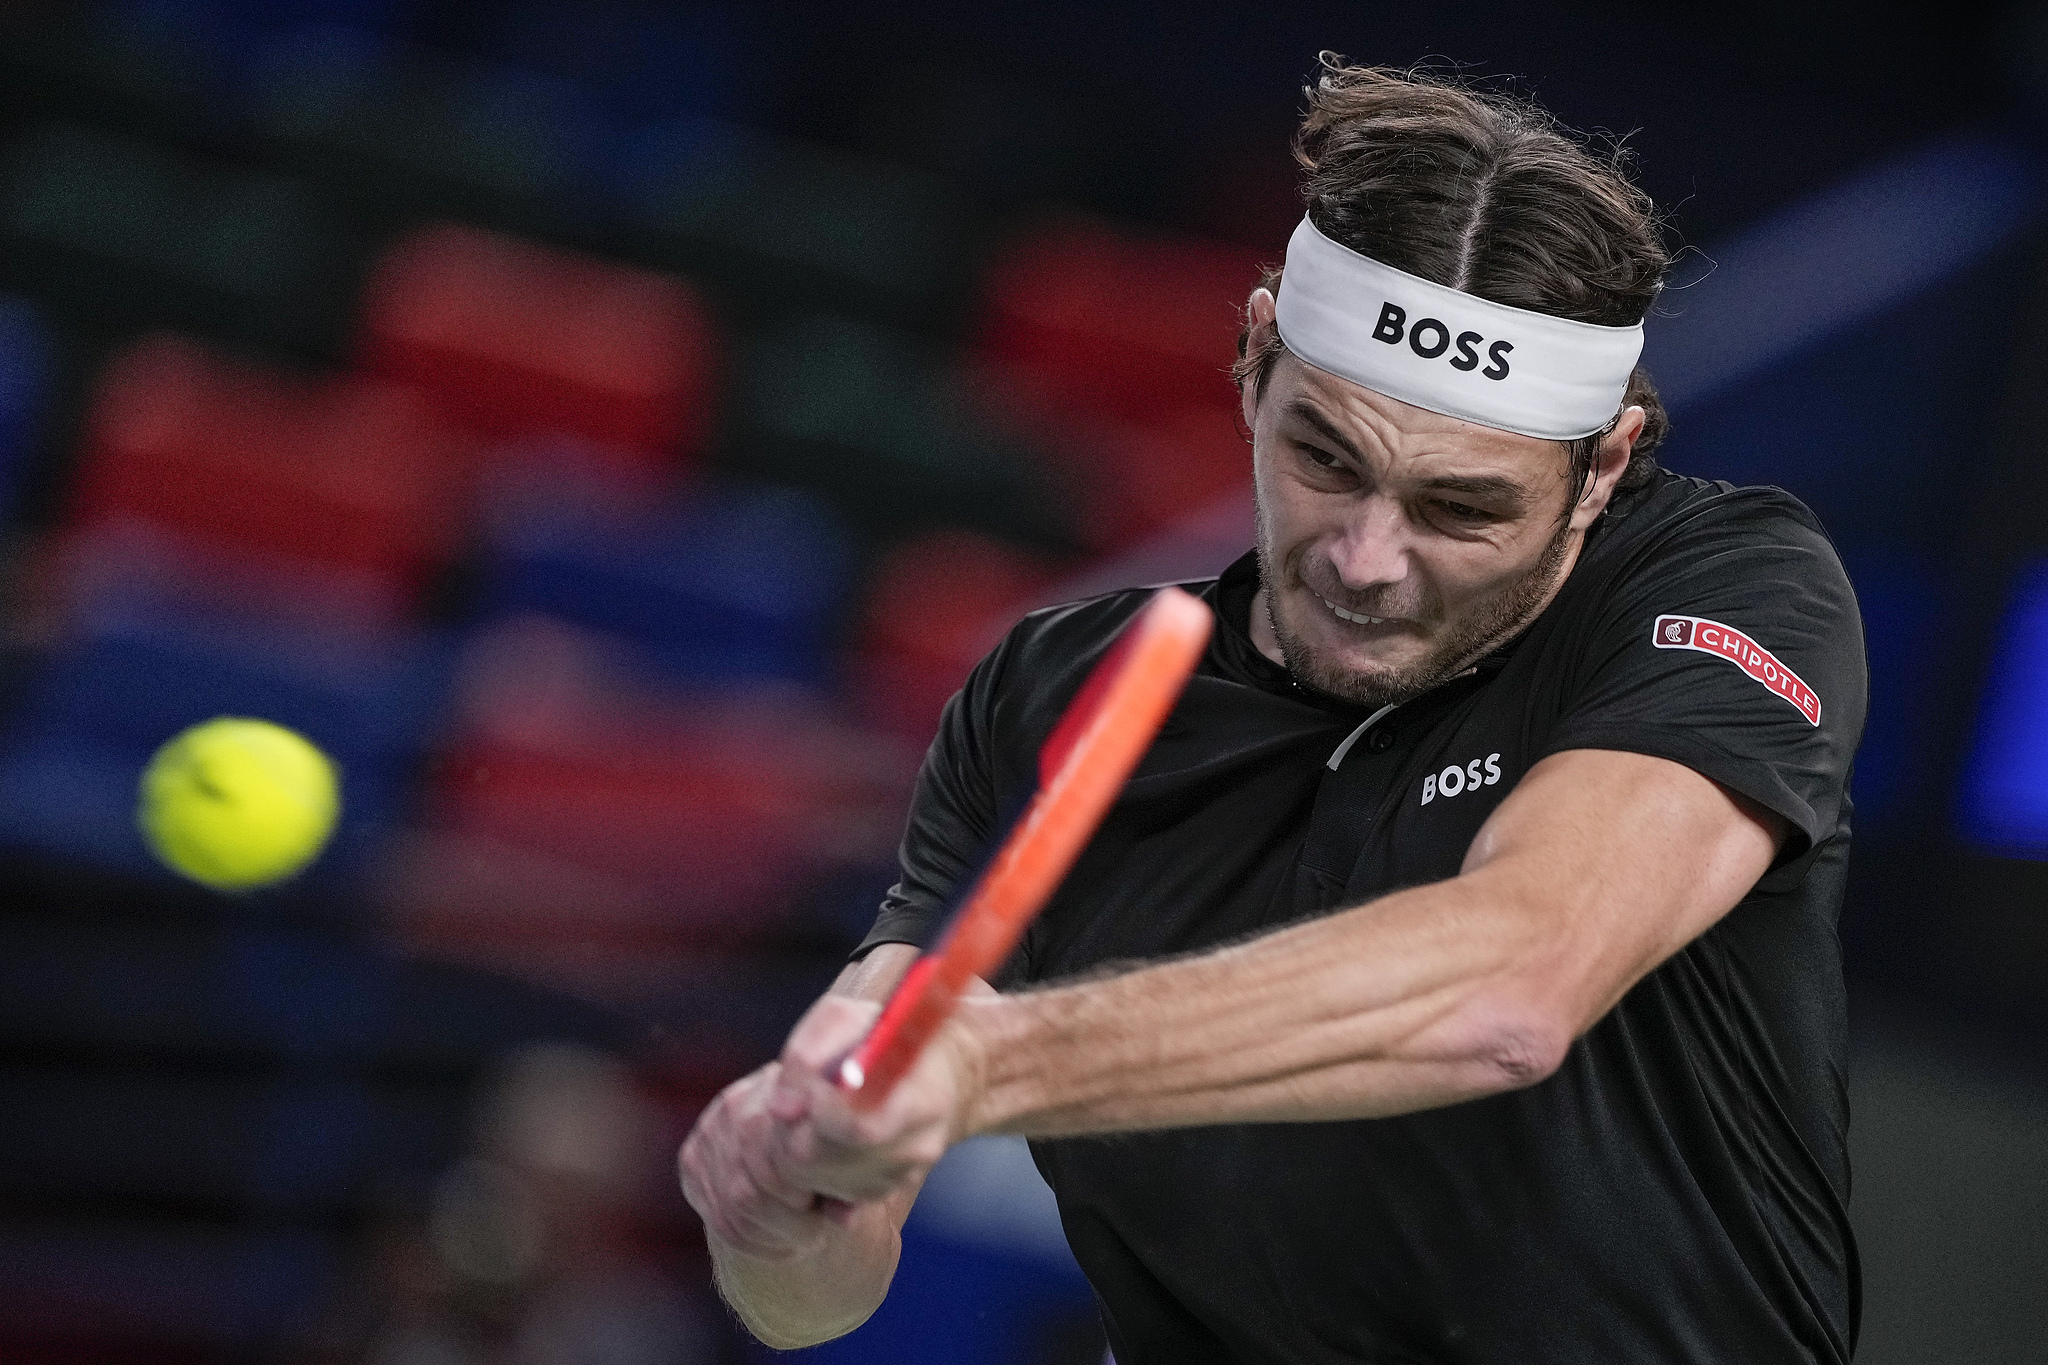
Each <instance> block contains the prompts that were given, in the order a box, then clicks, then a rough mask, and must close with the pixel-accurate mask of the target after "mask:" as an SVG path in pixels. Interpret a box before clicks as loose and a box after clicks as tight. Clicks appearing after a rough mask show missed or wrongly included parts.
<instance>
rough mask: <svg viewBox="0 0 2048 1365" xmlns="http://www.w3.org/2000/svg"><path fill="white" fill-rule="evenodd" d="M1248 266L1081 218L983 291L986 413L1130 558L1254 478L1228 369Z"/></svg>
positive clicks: (1039, 239)
mask: <svg viewBox="0 0 2048 1365" xmlns="http://www.w3.org/2000/svg"><path fill="white" fill-rule="evenodd" d="M1257 279H1258V269H1257V262H1256V261H1255V260H1254V259H1253V258H1252V257H1250V256H1249V255H1247V254H1245V253H1243V252H1241V251H1238V250H1235V249H1233V248H1229V247H1224V246H1218V245H1214V244H1211V243H1207V242H1201V241H1192V240H1185V239H1175V238H1168V237H1155V236H1140V235H1136V234H1131V233H1123V232H1118V231H1113V230H1112V229H1110V228H1109V227H1107V226H1105V225H1102V224H1099V223H1094V222H1090V221H1087V220H1071V221H1066V222H1061V223H1055V224H1052V225H1050V226H1047V227H1043V228H1041V229H1039V230H1038V231H1036V232H1034V233H1032V234H1030V235H1028V236H1026V237H1023V238H1021V239H1019V240H1017V241H1015V242H1013V243H1012V244H1011V246H1010V247H1009V248H1008V250H1007V251H1006V252H1005V253H1004V254H1003V255H1002V256H1001V257H1000V258H999V259H998V261H997V263H996V264H995V266H994V267H993V269H992V270H991V271H990V272H989V275H988V277H987V280H986V284H985V288H984V292H983V299H982V317H981V322H980V325H979V328H978V331H977V337H976V349H977V352H978V355H979V357H980V359H981V361H982V363H983V365H984V367H985V368H986V371H987V375H988V379H989V381H990V390H991V394H992V397H993V399H994V401H995V403H996V405H997V406H998V407H999V408H1000V409H1001V410H1003V412H1004V414H1005V415H1006V416H1007V418H1008V419H1009V421H1010V422H1011V423H1012V424H1013V425H1015V426H1018V427H1020V428H1022V429H1023V430H1024V431H1025V432H1026V433H1027V434H1028V435H1029V436H1030V437H1031V438H1032V439H1033V442H1034V444H1036V445H1037V446H1039V447H1040V448H1042V449H1044V450H1045V451H1047V452H1048V454H1049V455H1050V456H1051V459H1052V463H1053V466H1054V471H1055V473H1056V475H1057V476H1058V477H1059V478H1060V479H1061V480H1062V482H1063V483H1064V484H1065V485H1066V486H1067V487H1068V489H1069V490H1070V492H1071V493H1072V495H1073V496H1074V497H1075V498H1076V500H1077V501H1078V502H1079V504H1080V507H1081V515H1080V521H1081V523H1082V530H1083V533H1084V534H1085V535H1087V536H1088V538H1089V539H1090V541H1091V542H1092V543H1094V544H1095V545H1097V546H1098V547H1102V548H1113V547H1119V546H1124V545H1128V544H1130V543H1132V542H1133V541H1135V540H1138V539H1140V538H1142V537H1144V536H1146V535H1148V534H1151V533H1153V532H1155V531H1158V530H1160V529H1163V528H1164V527H1167V526H1170V525H1172V524H1173V523H1174V522H1176V521H1177V520H1179V519H1181V518H1182V517H1185V516H1187V515H1190V514H1193V513H1195V512H1197V511H1199V510H1200V509H1201V508H1202V507H1204V506H1205V505H1207V504H1208V503H1210V502H1212V501H1213V500H1214V498H1215V497H1216V495H1217V493H1218V491H1219V490H1220V489H1223V488H1225V487H1227V486H1229V485H1230V484H1231V483H1232V482H1234V481H1237V480H1241V479H1242V478H1243V477H1244V475H1245V473H1246V472H1247V470H1248V469H1249V460H1248V457H1247V451H1246V447H1245V445H1244V442H1243V439H1242V437H1240V436H1239V435H1237V427H1238V420H1239V419H1238V416H1237V393H1236V389H1235V388H1234V386H1233V385H1232V384H1231V382H1230V376H1229V367H1230V362H1231V360H1232V358H1233V357H1234V355H1235V354H1236V341H1237V334H1238V330H1239V328H1240V327H1241V326H1242V309H1243V305H1244V300H1245V296H1246V295H1247V294H1248V293H1249V292H1250V290H1251V288H1252V286H1253V285H1254V284H1255V283H1256V282H1257Z"/></svg>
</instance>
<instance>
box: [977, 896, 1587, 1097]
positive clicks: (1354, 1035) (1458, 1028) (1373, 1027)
mask: <svg viewBox="0 0 2048 1365" xmlns="http://www.w3.org/2000/svg"><path fill="white" fill-rule="evenodd" d="M1497 890H1499V888H1496V887H1491V886H1489V885H1487V883H1486V882H1485V880H1484V879H1477V878H1459V879H1457V880H1454V881H1449V882H1441V883H1437V884H1435V885H1432V886H1426V887H1417V888H1414V889H1412V890H1409V891H1404V892H1400V893H1397V894H1396V895H1393V896H1389V897H1386V898H1385V899H1383V900H1380V901H1376V902H1373V903H1372V904H1370V905H1365V906H1361V907H1358V908H1357V909H1353V910H1349V911H1344V912H1341V913H1339V914H1335V915H1331V916H1328V917H1326V918H1323V919H1318V920H1314V921H1311V922H1309V923H1306V924H1301V925H1296V926H1293V927H1291V928H1287V929H1282V930H1279V931H1276V932H1274V933H1272V934H1268V935H1265V936H1263V937H1261V938H1258V939H1254V940H1251V941H1249V942H1246V943H1242V944H1239V945H1236V946H1234V947H1231V948H1226V949H1223V950H1220V951H1217V952H1213V953H1209V954H1205V955H1203V956H1201V957H1194V958H1187V959H1183V960H1181V961H1178V962H1171V963H1165V964H1162V965H1159V966H1154V967H1147V968H1143V969H1140V970H1137V971H1133V972H1130V973H1127V974H1125V975H1121V976H1115V977H1110V978H1106V979H1102V980H1096V981H1089V982H1083V983H1080V984H1076V985H1071V986H1062V987H1054V988H1052V989H1048V990H1043V991H1031V992H1024V993H1020V994H1017V995H1011V996H1004V997H1000V998H999V999H994V1000H982V1001H976V1002H973V1006H972V1008H971V1009H970V1010H969V1011H968V1012H967V1017H966V1019H965V1021H964V1022H965V1026H966V1027H968V1028H969V1029H970V1030H971V1031H972V1032H974V1033H975V1034H976V1035H977V1041H978V1043H979V1045H980V1046H981V1048H982V1050H983V1051H984V1053H985V1055H986V1057H987V1066H988V1077H989V1079H988V1085H987V1087H986V1090H985V1092H984V1093H983V1095H982V1097H981V1099H980V1101H979V1103H978V1104H977V1105H976V1109H975V1112H974V1113H973V1114H972V1115H970V1118H969V1126H970V1129H971V1131H979V1132H1014V1133H1023V1134H1027V1135H1030V1136H1056V1135H1060V1134H1067V1133H1084V1132H1112V1131H1118V1130H1130V1129H1144V1128H1159V1127H1176V1126H1182V1125H1187V1124H1198V1123H1227V1122H1287V1121H1302V1120H1313V1119H1338V1118H1363V1117H1372V1116H1379V1115H1385V1114H1394V1113H1403V1112H1407V1111H1409V1110H1414V1109H1423V1108H1430V1107H1433V1106H1436V1105H1442V1104H1450V1103H1454V1102H1456V1101H1458V1100H1462V1099H1469V1098H1473V1097H1476V1096H1479V1095H1483V1094H1490V1093H1494V1092H1496V1091H1500V1090H1505V1089H1510V1088H1512V1087H1514V1086H1516V1085H1519V1084H1526V1083H1528V1082H1529V1081H1532V1080H1535V1079H1538V1078H1539V1074H1540V1073H1542V1072H1544V1071H1547V1069H1548V1066H1549V1065H1554V1061H1552V1060H1551V1059H1550V1058H1549V1056H1548V1054H1549V1053H1551V1052H1553V1051H1557V1050H1559V1049H1560V1048H1561V1042H1562V1041H1568V1039H1566V1040H1561V1041H1560V1042H1557V1043H1553V1041H1552V1040H1551V1039H1549V1038H1548V1037H1541V1036H1538V1032H1539V1030H1538V1027H1537V1024H1536V1021H1535V1020H1534V1019H1533V1018H1529V1019H1525V1018H1521V1017H1516V1016H1513V1015H1511V1014H1510V1013H1509V1012H1508V1011H1507V1010H1506V1009H1505V1008H1504V1007H1503V1005H1502V1003H1501V1002H1502V1000H1503V999H1504V992H1503V990H1502V986H1503V983H1504V981H1505V979H1506V977H1507V975H1508V974H1509V973H1510V972H1511V971H1512V970H1513V969H1514V968H1515V967H1516V966H1517V965H1518V964H1526V963H1527V962H1528V961H1529V960H1530V959H1531V958H1532V956H1534V955H1535V953H1536V952H1537V951H1538V943H1537V941H1536V940H1537V936H1538V935H1539V934H1540V933H1541V930H1542V925H1541V924H1540V923H1539V922H1536V921H1535V920H1533V919H1532V918H1531V917H1528V916H1522V915H1517V914H1512V913H1501V912H1500V911H1499V908H1498V907H1497V906H1493V907H1489V906H1485V905H1482V904H1481V902H1482V901H1483V900H1484V899H1485V898H1486V897H1487V896H1488V895H1489V893H1491V892H1495V891H1497Z"/></svg>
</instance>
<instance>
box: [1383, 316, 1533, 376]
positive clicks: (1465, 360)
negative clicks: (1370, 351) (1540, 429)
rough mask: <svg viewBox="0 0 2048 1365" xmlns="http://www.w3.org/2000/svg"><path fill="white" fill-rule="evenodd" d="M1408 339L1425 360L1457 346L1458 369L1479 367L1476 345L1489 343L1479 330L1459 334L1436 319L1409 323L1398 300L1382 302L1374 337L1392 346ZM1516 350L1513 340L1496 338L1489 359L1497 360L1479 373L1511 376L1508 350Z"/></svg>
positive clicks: (1453, 360)
mask: <svg viewBox="0 0 2048 1365" xmlns="http://www.w3.org/2000/svg"><path fill="white" fill-rule="evenodd" d="M1404 333H1405V334H1406V335H1407V338H1408V349H1409V350H1411V351H1413V352H1415V354H1417V355H1419V356H1421V357H1422V358H1423V359H1424V360H1435V359H1436V358H1437V357H1438V356H1440V355H1442V354H1443V353H1444V352H1445V351H1448V350H1450V349H1451V347H1452V346H1453V345H1456V346H1457V348H1458V353H1457V354H1456V355H1454V356H1452V357H1451V368H1452V369H1454V370H1479V352H1478V351H1477V350H1475V349H1474V348H1475V347H1479V346H1486V338H1485V337H1483V336H1481V335H1479V333H1477V332H1460V333H1458V335H1457V336H1456V337H1453V336H1452V335H1451V329H1450V328H1448V327H1446V326H1444V325H1443V323H1441V322H1439V321H1437V320H1436V319H1435V318H1417V319H1416V320H1415V325H1414V326H1413V327H1410V326H1409V325H1408V310H1407V309H1406V308H1403V307H1402V306H1401V305H1400V304H1398V303H1382V304H1381V305H1380V320H1379V321H1378V322H1377V323H1375V324H1373V329H1372V339H1373V340H1374V341H1384V342H1386V343H1387V345H1389V346H1398V345H1400V344H1401V337H1402V335H1403V334H1404ZM1514 349H1515V343H1514V342H1512V341H1496V342H1494V343H1493V344H1492V345H1491V346H1486V358H1487V359H1488V360H1490V361H1492V362H1493V363H1492V364H1490V365H1488V366H1487V367H1486V368H1485V369H1483V370H1479V373H1480V374H1481V375H1483V376H1485V377H1486V378H1488V379H1506V378H1507V377H1508V352H1509V351H1512V350H1514Z"/></svg>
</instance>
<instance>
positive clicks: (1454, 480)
mask: <svg viewBox="0 0 2048 1365" xmlns="http://www.w3.org/2000/svg"><path fill="white" fill-rule="evenodd" d="M1422 486H1423V487H1424V488H1427V489H1429V490H1431V491H1432V492H1437V493H1463V494H1464V495H1465V496H1466V497H1469V498H1485V499H1490V500H1493V501H1497V502H1502V503H1505V504H1507V505H1508V506H1510V507H1511V508H1513V509H1514V510H1515V511H1517V512H1520V511H1522V510H1523V509H1524V508H1526V507H1527V506H1528V505H1529V490H1528V489H1526V488H1524V487H1522V485H1521V484H1519V483H1517V482H1516V481H1515V480H1513V479H1510V478H1508V477H1507V476H1506V475H1504V474H1445V475H1441V476H1439V477H1437V478H1433V479H1424V480H1423V481H1422Z"/></svg>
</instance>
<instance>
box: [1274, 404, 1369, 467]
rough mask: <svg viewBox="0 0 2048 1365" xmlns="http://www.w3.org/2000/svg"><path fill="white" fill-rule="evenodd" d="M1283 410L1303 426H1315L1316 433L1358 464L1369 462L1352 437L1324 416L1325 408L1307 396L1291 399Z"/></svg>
mask: <svg viewBox="0 0 2048 1365" xmlns="http://www.w3.org/2000/svg"><path fill="white" fill-rule="evenodd" d="M1282 411H1283V412H1285V413H1286V414H1287V415H1288V416H1289V417H1292V418H1293V419H1294V420H1295V421H1297V422H1300V423H1301V424H1302V425H1303V426H1305V427H1310V428H1313V429H1314V431H1315V433H1316V435H1318V436H1320V437H1322V438H1323V439H1324V440H1325V441H1328V442H1329V443H1330V444H1331V445H1333V446H1335V447H1337V449H1339V450H1341V451H1343V452H1344V453H1345V454H1346V455H1348V456H1350V457H1351V459H1352V460H1353V461H1354V462H1356V463H1358V464H1365V463H1367V461H1366V458H1365V456H1364V455H1363V454H1362V453H1360V451H1359V449H1358V447H1357V446H1355V445H1353V444H1352V443H1351V438H1350V437H1349V436H1346V435H1345V434H1344V433H1343V432H1341V431H1339V430H1337V424H1336V423H1335V422H1332V421H1331V420H1330V419H1329V418H1328V417H1326V416H1324V414H1323V410H1322V409H1321V408H1319V407H1317V406H1316V405H1315V404H1314V403H1311V402H1309V401H1308V400H1307V399H1306V398H1295V399H1291V400H1289V402H1288V404H1287V406H1286V407H1285V408H1283V409H1282Z"/></svg>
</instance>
